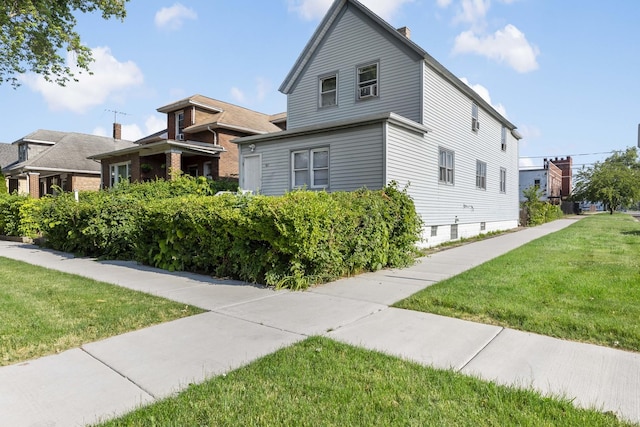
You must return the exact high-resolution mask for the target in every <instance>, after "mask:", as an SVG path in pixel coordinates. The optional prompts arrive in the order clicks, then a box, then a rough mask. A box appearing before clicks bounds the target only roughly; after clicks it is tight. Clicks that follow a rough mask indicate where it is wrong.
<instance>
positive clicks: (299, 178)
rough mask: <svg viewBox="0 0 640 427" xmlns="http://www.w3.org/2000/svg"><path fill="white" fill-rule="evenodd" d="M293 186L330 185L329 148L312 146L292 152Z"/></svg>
mask: <svg viewBox="0 0 640 427" xmlns="http://www.w3.org/2000/svg"><path fill="white" fill-rule="evenodd" d="M291 187H292V188H300V187H308V188H318V189H320V188H327V187H329V148H312V149H309V150H299V151H293V152H292V153H291Z"/></svg>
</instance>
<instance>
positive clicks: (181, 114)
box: [175, 111, 184, 141]
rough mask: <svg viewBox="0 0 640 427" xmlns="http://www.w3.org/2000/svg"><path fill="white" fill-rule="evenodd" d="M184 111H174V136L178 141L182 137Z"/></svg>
mask: <svg viewBox="0 0 640 427" xmlns="http://www.w3.org/2000/svg"><path fill="white" fill-rule="evenodd" d="M183 132H184V111H176V138H175V139H177V140H178V141H182V140H183V139H184V133H183Z"/></svg>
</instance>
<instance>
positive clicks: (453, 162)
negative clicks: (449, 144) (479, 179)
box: [438, 147, 456, 185]
mask: <svg viewBox="0 0 640 427" xmlns="http://www.w3.org/2000/svg"><path fill="white" fill-rule="evenodd" d="M443 153H445V154H446V155H447V157H446V158H445V164H444V166H443V165H442V154H443ZM449 158H450V159H451V167H448V166H449V165H448V164H447V163H448V162H447V160H448V159H449ZM443 167H444V179H442V178H443V175H442V169H443ZM449 171H451V173H450V174H449ZM455 171H456V158H455V152H454V151H452V150H447V149H446V148H442V147H441V148H439V149H438V182H440V183H441V184H446V185H454V184H455V182H456V181H455V176H456V175H455ZM449 175H451V177H449Z"/></svg>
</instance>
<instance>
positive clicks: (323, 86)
mask: <svg viewBox="0 0 640 427" xmlns="http://www.w3.org/2000/svg"><path fill="white" fill-rule="evenodd" d="M333 105H338V76H337V75H336V74H332V75H330V76H325V77H321V78H320V108H322V107H331V106H333Z"/></svg>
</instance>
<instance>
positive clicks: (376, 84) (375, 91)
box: [356, 61, 380, 101]
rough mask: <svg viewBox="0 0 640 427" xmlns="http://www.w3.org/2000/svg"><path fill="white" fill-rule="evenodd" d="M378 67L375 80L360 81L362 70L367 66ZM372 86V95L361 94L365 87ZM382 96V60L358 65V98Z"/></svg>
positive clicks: (362, 99) (360, 99)
mask: <svg viewBox="0 0 640 427" xmlns="http://www.w3.org/2000/svg"><path fill="white" fill-rule="evenodd" d="M373 65H375V67H376V78H375V79H373V80H367V81H364V82H361V81H360V70H361V69H363V68H366V67H371V66H373ZM367 87H369V88H370V93H371V94H370V95H366V96H361V94H362V89H363V88H367ZM379 96H380V61H371V62H366V63H364V64H361V65H358V66H357V67H356V100H358V101H364V100H366V99H375V98H378V97H379Z"/></svg>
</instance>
